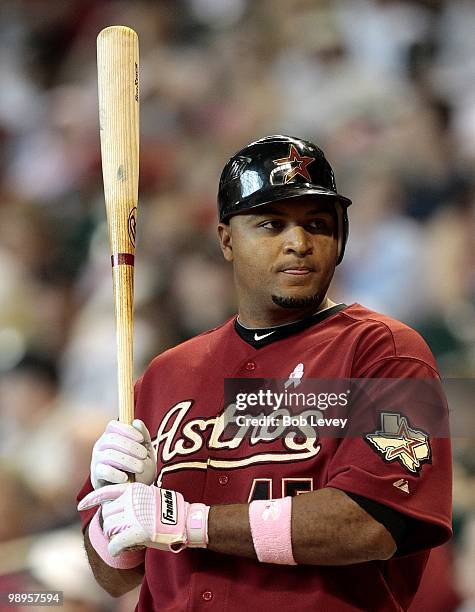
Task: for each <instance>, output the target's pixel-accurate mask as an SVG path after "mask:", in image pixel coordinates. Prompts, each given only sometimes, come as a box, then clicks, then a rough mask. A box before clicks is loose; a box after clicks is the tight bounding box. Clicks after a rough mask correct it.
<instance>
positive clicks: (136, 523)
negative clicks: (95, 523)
mask: <svg viewBox="0 0 475 612" xmlns="http://www.w3.org/2000/svg"><path fill="white" fill-rule="evenodd" d="M106 502H107V503H106ZM98 504H103V506H102V516H103V519H104V524H103V532H104V534H105V536H106V537H107V538H109V539H110V542H109V546H108V550H109V553H110V554H111V555H112V556H113V557H115V556H116V555H118V554H120V553H121V552H122V551H124V550H126V549H127V548H131V547H133V546H149V547H151V548H159V549H160V550H170V551H171V552H175V553H177V552H180V551H181V550H183V549H184V548H186V547H190V548H206V546H207V544H208V512H209V506H205V505H204V504H189V503H188V502H186V501H185V500H184V499H183V495H182V494H181V493H178V492H177V491H170V490H169V489H159V488H157V487H155V486H153V485H150V486H147V485H144V484H141V483H139V482H134V483H126V484H118V485H109V486H106V487H102V488H101V489H99V490H97V491H92V492H91V493H89V494H88V495H86V497H85V498H84V499H83V500H81V502H80V503H79V505H78V510H87V509H88V508H92V507H94V506H97V505H98Z"/></svg>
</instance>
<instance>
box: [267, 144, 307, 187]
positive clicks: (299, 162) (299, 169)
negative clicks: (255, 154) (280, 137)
mask: <svg viewBox="0 0 475 612" xmlns="http://www.w3.org/2000/svg"><path fill="white" fill-rule="evenodd" d="M313 161H315V160H314V158H313V157H308V156H306V155H299V154H298V151H297V149H296V148H295V146H294V145H292V144H291V145H290V150H289V155H288V157H281V158H280V159H274V160H273V163H274V164H275V165H276V166H283V167H284V168H285V167H288V170H287V172H286V173H285V175H284V184H285V183H289V182H290V181H291V180H292V179H293V178H295V177H296V176H297V175H300V176H301V177H303V178H304V179H307V181H308V182H309V183H310V182H311V181H312V179H311V177H310V174H309V173H308V170H307V166H308V165H309V164H311V163H312V162H313Z"/></svg>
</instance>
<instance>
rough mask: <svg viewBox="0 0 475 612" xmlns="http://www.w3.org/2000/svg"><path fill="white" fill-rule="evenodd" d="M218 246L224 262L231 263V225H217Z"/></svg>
mask: <svg viewBox="0 0 475 612" xmlns="http://www.w3.org/2000/svg"><path fill="white" fill-rule="evenodd" d="M218 239H219V246H220V247H221V250H222V251H223V255H224V259H226V261H233V259H234V257H233V238H232V235H231V225H229V224H227V223H219V224H218Z"/></svg>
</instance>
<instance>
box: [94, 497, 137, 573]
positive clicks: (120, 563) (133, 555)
mask: <svg viewBox="0 0 475 612" xmlns="http://www.w3.org/2000/svg"><path fill="white" fill-rule="evenodd" d="M100 512H101V509H100V508H99V509H98V510H97V512H96V514H95V515H94V516H93V518H92V521H91V522H90V523H89V541H90V542H91V544H92V545H93V547H94V550H95V551H96V552H97V554H98V555H99V557H100V558H101V559H102V560H103V561H104V563H107V565H109V566H110V567H114V568H116V569H131V568H132V567H137V565H140V564H141V563H143V561H144V559H145V550H127V551H124V552H121V553H120V554H119V555H117V557H113V556H112V555H111V554H110V553H109V550H108V548H107V545H108V544H109V540H108V539H107V538H106V536H105V535H104V532H103V531H102V527H101V524H100V522H99V516H100Z"/></svg>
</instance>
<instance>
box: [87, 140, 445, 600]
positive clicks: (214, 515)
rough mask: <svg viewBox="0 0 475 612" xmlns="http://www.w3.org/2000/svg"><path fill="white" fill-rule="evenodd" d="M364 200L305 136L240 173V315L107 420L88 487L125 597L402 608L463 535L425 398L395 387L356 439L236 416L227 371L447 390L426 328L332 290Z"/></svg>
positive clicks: (232, 195) (156, 367) (229, 236)
mask: <svg viewBox="0 0 475 612" xmlns="http://www.w3.org/2000/svg"><path fill="white" fill-rule="evenodd" d="M350 204H351V201H350V200H349V199H347V198H345V197H343V196H342V195H340V194H338V192H337V189H336V185H335V179H334V174H333V171H332V168H331V167H330V164H329V163H328V161H327V160H326V158H325V156H324V154H323V152H322V151H321V150H320V149H319V148H318V147H317V146H315V145H314V144H312V143H310V142H307V141H304V140H300V139H298V138H293V137H288V136H269V137H266V138H263V139H261V140H258V141H256V142H253V143H251V144H249V145H248V146H246V147H244V148H243V149H242V150H240V151H239V152H238V153H236V154H235V155H234V156H233V157H232V158H231V159H230V160H229V161H228V162H227V164H226V165H225V167H224V170H223V172H222V175H221V180H220V184H219V193H218V208H219V225H218V233H219V242H220V246H221V249H222V252H223V255H224V258H225V259H226V260H227V261H228V262H231V264H232V265H233V269H234V279H235V286H236V292H237V298H238V309H239V312H238V315H237V317H233V318H231V319H230V320H228V321H227V322H225V323H224V324H223V325H221V326H219V327H217V328H215V329H212V330H210V331H208V332H205V333H203V334H201V335H199V336H197V337H195V338H192V339H191V340H189V341H187V342H185V343H183V344H181V345H179V346H177V347H175V348H173V349H171V350H168V351H166V352H165V353H163V354H161V355H159V356H158V357H156V358H155V359H154V360H153V361H152V362H151V364H150V365H149V367H148V368H147V369H146V371H145V373H144V374H143V376H142V377H141V378H140V380H139V381H138V382H137V383H136V388H135V400H136V401H135V411H136V416H137V420H136V421H134V423H133V424H132V425H125V424H120V423H118V422H111V423H109V425H108V426H107V428H106V430H105V432H104V434H103V435H102V436H101V437H100V439H99V440H98V441H97V443H96V444H95V446H94V450H93V454H92V462H91V474H90V479H88V480H87V482H86V484H85V485H84V487H83V489H82V490H81V492H80V493H79V495H78V501H79V502H80V503H79V510H80V511H81V519H82V524H83V527H84V533H85V544H86V550H87V553H88V556H89V560H90V564H91V566H92V569H93V572H94V574H95V576H96V579H97V580H98V582H99V583H100V584H101V585H102V586H103V587H104V588H106V589H107V590H108V591H109V592H110V593H111V594H113V595H121V594H122V593H125V592H127V591H129V590H130V589H132V588H133V587H135V586H136V585H138V584H141V590H140V597H139V601H138V604H137V610H139V611H143V612H145V611H147V612H150V611H151V610H157V611H158V610H160V611H165V610H168V611H172V610H173V611H181V610H203V611H208V610H209V611H211V610H220V611H242V610H243V609H259V610H262V611H269V610H274V609H276V608H278V609H279V610H282V611H290V610H294V611H299V612H306V611H312V612H313V611H315V610H338V611H342V612H344V611H346V610H388V611H389V610H405V609H407V608H408V606H409V605H410V602H411V600H412V598H413V596H414V594H415V593H416V591H417V587H418V584H419V582H420V579H421V576H422V574H423V571H424V567H425V564H426V562H427V558H428V554H429V551H430V549H431V548H432V547H434V546H437V545H439V544H441V543H442V542H445V541H446V540H448V539H449V538H450V536H451V452H450V443H449V439H448V437H445V438H444V437H435V436H431V435H430V432H428V431H427V430H424V428H423V427H422V423H420V422H419V421H418V416H417V415H418V414H419V413H418V412H417V410H416V411H414V410H412V409H413V408H414V407H415V408H417V407H418V405H419V404H421V407H422V408H423V409H424V410H425V409H427V407H428V406H427V402H426V403H424V401H423V400H422V399H419V397H417V394H412V396H411V397H410V398H409V400H410V405H411V411H410V412H408V401H407V400H408V398H407V397H406V398H405V401H399V400H398V399H397V397H396V398H395V397H394V394H392V395H391V394H388V395H387V396H386V398H385V400H386V401H387V402H389V404H388V405H390V410H388V411H386V412H384V411H383V412H382V413H381V414H379V413H378V414H377V415H374V414H373V413H372V412H371V410H369V408H368V409H367V407H366V405H365V402H364V401H362V400H361V398H360V400H359V402H356V405H355V406H353V407H352V410H353V411H354V413H352V414H359V415H360V416H361V418H362V419H363V421H364V422H365V427H366V429H365V430H364V431H362V432H361V433H360V434H359V435H352V436H343V435H341V436H325V435H324V434H322V433H321V431H320V430H319V429H318V427H316V426H315V427H314V426H313V425H310V426H309V425H307V426H303V425H301V426H300V427H299V426H298V425H291V426H290V427H289V428H287V430H286V431H285V432H284V433H282V432H281V430H279V431H280V433H279V435H277V433H276V434H275V435H274V436H273V435H272V433H270V434H269V432H272V429H271V428H267V429H266V431H267V435H263V434H262V432H260V430H259V427H258V426H257V427H256V426H254V425H249V426H246V424H245V423H244V425H243V426H242V427H240V428H239V430H238V431H236V430H235V429H234V430H233V429H232V428H231V429H230V430H227V429H226V426H225V423H224V419H223V415H224V411H225V400H224V391H223V389H224V379H240V380H241V381H242V380H243V379H244V380H249V379H275V380H280V381H284V382H285V385H284V386H285V392H286V393H289V392H290V391H291V390H292V389H295V388H297V387H298V385H300V387H298V388H303V386H304V383H305V381H306V380H307V379H309V380H310V379H319V380H322V379H328V380H342V379H352V380H353V379H365V380H367V379H390V380H391V381H395V380H396V381H398V380H400V379H421V380H424V381H427V380H429V381H434V382H437V380H438V378H439V374H438V372H437V367H436V364H435V361H434V358H433V356H432V354H431V352H430V350H429V348H428V347H427V345H426V344H425V343H424V341H423V340H422V339H421V337H420V336H419V335H418V334H417V333H416V332H415V331H413V330H412V329H410V328H408V327H407V326H406V325H403V324H402V323H400V322H398V321H395V320H393V319H391V318H389V317H387V316H384V315H382V314H378V313H376V312H373V311H371V310H368V309H367V308H365V307H364V306H361V305H359V304H356V303H355V304H351V305H346V304H342V303H338V302H334V301H332V300H331V299H330V297H329V295H328V291H329V287H330V283H331V280H332V277H333V274H334V271H335V266H336V265H337V264H339V263H340V262H341V260H342V258H343V254H344V251H345V245H346V241H347V237H348V217H347V208H348V206H349V205H350ZM251 382H252V380H251ZM254 382H255V381H254ZM382 393H383V394H384V391H382ZM422 404H424V405H423V406H422ZM430 408H431V409H432V406H431V407H430ZM435 409H436V408H435V407H434V410H435ZM444 409H445V408H444ZM281 414H282V413H281ZM366 414H367V415H369V416H368V418H366V416H365V415H366ZM373 417H374V418H373ZM309 427H310V429H309ZM233 431H234V434H233V433H232V432H233ZM229 432H231V433H229ZM129 473H130V474H134V475H135V482H134V483H130V482H127V477H128V476H127V475H128V474H129Z"/></svg>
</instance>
